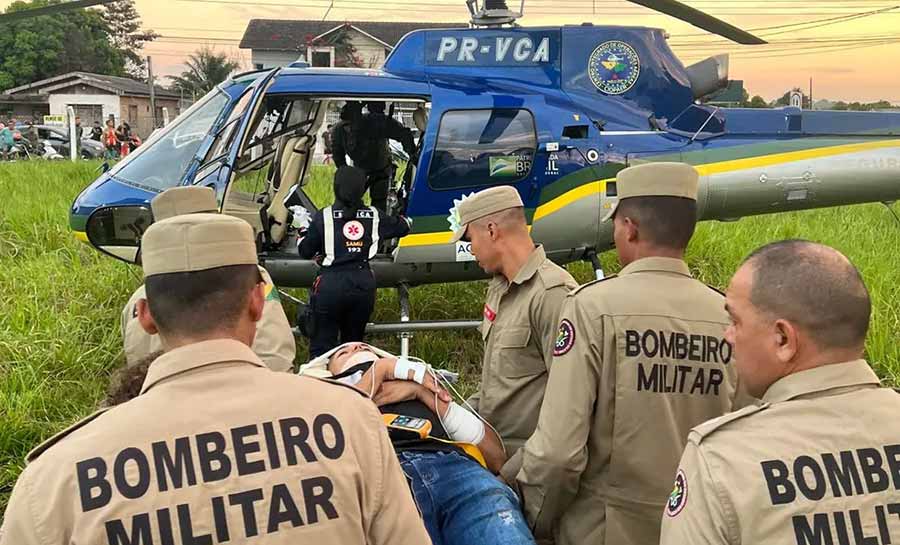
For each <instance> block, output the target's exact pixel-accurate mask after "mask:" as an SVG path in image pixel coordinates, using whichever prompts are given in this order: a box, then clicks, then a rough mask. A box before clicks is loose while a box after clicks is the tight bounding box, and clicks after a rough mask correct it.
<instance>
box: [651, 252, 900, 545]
mask: <svg viewBox="0 0 900 545" xmlns="http://www.w3.org/2000/svg"><path fill="white" fill-rule="evenodd" d="M726 300H727V303H728V312H729V314H730V315H731V320H732V325H731V327H730V328H729V330H728V333H727V334H726V335H727V337H728V339H729V341H731V342H732V343H733V344H734V348H735V355H736V356H737V369H738V373H739V375H740V377H741V382H742V384H743V385H744V386H745V387H746V388H747V390H748V392H749V393H750V394H752V395H756V396H759V397H761V398H762V404H761V405H760V406H758V407H748V408H746V409H744V410H741V411H737V412H735V413H732V414H730V415H726V416H723V417H721V418H718V419H715V420H712V421H710V422H706V423H704V424H702V425H700V426H697V427H696V428H694V429H693V430H692V431H691V434H690V437H689V442H688V446H687V449H686V450H685V452H684V456H683V457H682V458H681V464H680V465H679V468H678V471H677V474H676V476H675V485H674V487H673V489H672V493H671V496H670V497H669V502H668V504H667V505H666V509H665V514H663V515H662V519H663V520H662V543H663V544H664V545H682V544H683V543H692V544H697V545H700V544H710V545H711V544H717V545H718V544H722V545H724V544H726V543H727V544H740V543H742V544H750V543H777V544H779V545H794V544H796V545H812V544H818V545H825V544H828V545H888V544H891V543H900V420H898V415H900V395H898V394H897V393H896V392H894V391H893V390H890V389H889V388H883V387H881V385H880V383H879V380H878V377H877V376H876V375H875V373H874V372H873V371H872V369H871V368H870V367H869V365H868V363H866V361H865V360H863V359H862V358H863V350H864V342H865V338H866V332H867V330H868V326H869V315H870V312H871V303H870V300H869V295H868V292H867V290H866V287H865V285H864V284H863V280H862V278H861V276H860V274H859V271H857V270H856V268H855V267H854V266H853V265H852V264H851V263H850V261H848V260H847V258H846V257H844V256H843V255H841V254H840V253H838V252H837V251H835V250H833V249H831V248H828V247H827V246H822V245H820V244H815V243H811V242H806V241H796V240H794V241H784V242H777V243H774V244H770V245H768V246H764V247H763V248H761V249H759V250H757V251H756V252H755V253H754V254H752V255H751V256H750V257H749V258H748V259H747V260H746V261H745V262H744V264H743V265H742V266H741V267H740V269H739V270H738V271H737V273H736V274H735V275H734V278H732V280H731V285H730V286H729V288H728V293H727V299H726Z"/></svg>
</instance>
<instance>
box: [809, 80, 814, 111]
mask: <svg viewBox="0 0 900 545" xmlns="http://www.w3.org/2000/svg"><path fill="white" fill-rule="evenodd" d="M809 109H810V110H813V109H815V108H813V96H812V78H809Z"/></svg>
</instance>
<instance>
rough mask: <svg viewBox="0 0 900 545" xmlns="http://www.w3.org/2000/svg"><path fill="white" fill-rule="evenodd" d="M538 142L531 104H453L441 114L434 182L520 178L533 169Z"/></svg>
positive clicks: (445, 185)
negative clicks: (469, 106)
mask: <svg viewBox="0 0 900 545" xmlns="http://www.w3.org/2000/svg"><path fill="white" fill-rule="evenodd" d="M536 148H537V133H536V131H535V127H534V116H532V115H531V112H529V111H528V110H516V109H495V110H452V111H449V112H446V113H445V114H444V115H443V117H441V125H440V129H438V137H437V144H436V145H435V148H434V154H433V156H432V159H431V168H430V170H429V172H428V184H429V185H430V186H431V187H432V188H434V189H458V188H461V187H472V186H485V185H499V184H512V183H516V182H518V181H520V180H522V179H524V178H526V177H527V176H528V175H529V174H530V173H531V165H532V163H533V162H534V153H535V149H536Z"/></svg>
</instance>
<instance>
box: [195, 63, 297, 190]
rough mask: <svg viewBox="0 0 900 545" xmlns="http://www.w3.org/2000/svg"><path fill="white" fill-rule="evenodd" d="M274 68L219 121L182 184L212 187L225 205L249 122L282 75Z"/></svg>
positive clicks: (261, 76) (260, 78) (250, 88)
mask: <svg viewBox="0 0 900 545" xmlns="http://www.w3.org/2000/svg"><path fill="white" fill-rule="evenodd" d="M278 71H279V69H278V68H276V69H273V70H270V71H269V72H267V73H266V74H263V75H260V76H259V77H258V78H257V79H256V80H255V81H253V82H252V83H251V84H249V85H248V86H247V88H246V89H244V90H243V92H241V94H240V96H239V97H238V98H237V99H236V100H234V101H233V104H232V106H231V107H230V108H228V109H227V116H226V117H225V118H224V119H222V120H221V121H219V122H218V126H217V127H216V128H215V131H214V132H212V133H211V134H210V135H209V136H208V137H207V140H206V141H205V142H204V143H203V145H201V146H200V148H199V149H198V150H197V153H196V155H195V156H194V158H193V160H192V161H191V164H190V165H189V166H188V168H187V169H186V170H185V173H184V176H183V178H182V183H183V184H184V183H190V184H194V185H201V186H206V187H210V188H212V189H213V190H214V191H215V192H216V195H217V197H218V199H219V202H220V203H222V201H223V199H224V196H225V190H226V188H227V186H228V181H229V179H230V178H231V172H232V170H233V166H234V162H235V159H236V156H237V149H238V146H239V145H240V143H241V140H242V139H241V135H242V134H243V133H244V132H245V131H246V125H247V124H248V123H249V119H250V116H249V115H248V114H249V112H251V111H253V109H254V105H255V104H257V103H258V102H259V101H260V99H261V97H262V96H264V95H265V89H266V88H267V87H268V85H269V84H270V83H271V81H272V79H273V78H274V77H275V75H276V74H277V73H278Z"/></svg>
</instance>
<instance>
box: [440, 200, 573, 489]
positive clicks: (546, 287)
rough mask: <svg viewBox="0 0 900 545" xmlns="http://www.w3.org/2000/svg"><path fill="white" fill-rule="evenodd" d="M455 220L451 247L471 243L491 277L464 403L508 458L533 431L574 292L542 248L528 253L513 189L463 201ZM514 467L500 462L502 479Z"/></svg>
mask: <svg viewBox="0 0 900 545" xmlns="http://www.w3.org/2000/svg"><path fill="white" fill-rule="evenodd" d="M458 212H459V222H458V226H454V227H457V228H456V229H455V233H454V238H453V241H454V242H456V241H458V240H465V241H468V242H470V243H471V245H472V254H473V255H474V256H475V258H476V259H477V260H478V264H479V265H480V266H481V268H482V269H484V270H485V271H486V272H488V273H491V274H493V275H494V277H493V279H491V281H490V284H489V286H488V291H487V299H486V301H485V304H484V319H483V320H482V322H481V335H482V338H483V339H484V360H483V362H482V375H481V387H480V388H479V390H478V392H477V393H476V394H475V395H474V396H473V397H472V399H470V400H469V403H470V404H471V405H472V406H473V408H475V410H477V411H478V412H479V413H480V414H481V416H482V417H484V418H485V420H487V421H488V422H489V423H490V424H491V425H492V426H493V427H494V428H495V429H496V431H497V433H498V434H499V435H500V437H502V438H503V441H504V444H505V446H506V453H507V455H509V456H512V455H513V454H514V453H515V452H516V451H517V450H519V448H521V447H522V445H523V444H524V443H525V440H526V439H528V437H530V436H531V434H532V433H533V432H534V428H535V426H536V425H537V418H538V412H539V411H540V408H541V399H543V397H544V388H545V387H546V385H547V370H548V369H549V367H550V358H551V353H552V351H553V344H554V342H555V341H556V326H557V323H558V317H559V309H560V306H561V305H562V303H563V300H565V298H566V294H567V293H568V292H569V291H570V290H572V289H574V288H575V287H576V286H577V284H576V283H575V280H574V279H572V275H570V274H569V273H568V272H567V271H566V270H565V269H563V268H562V267H560V266H559V265H557V264H555V263H553V262H552V261H550V260H549V259H548V258H547V256H546V254H545V253H544V248H543V247H542V246H540V245H537V246H535V244H534V241H532V239H531V235H530V234H529V233H528V225H527V223H526V221H525V213H524V205H523V204H522V199H521V197H519V193H518V192H517V191H516V189H515V188H513V187H510V186H500V187H494V188H491V189H486V190H484V191H481V192H479V193H477V194H475V195H474V196H473V197H470V198H468V199H465V200H463V201H462V203H460V204H459V207H458ZM516 463H517V461H516V459H513V460H511V463H510V462H507V464H508V465H507V466H505V467H504V468H503V471H502V473H503V474H510V475H511V477H514V476H515V474H516V472H517V471H518V466H517V465H516Z"/></svg>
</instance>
